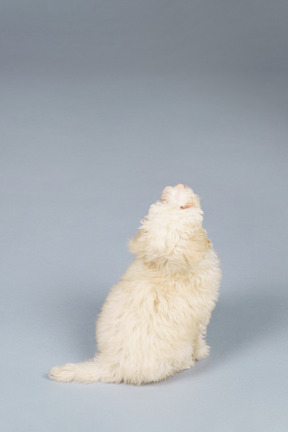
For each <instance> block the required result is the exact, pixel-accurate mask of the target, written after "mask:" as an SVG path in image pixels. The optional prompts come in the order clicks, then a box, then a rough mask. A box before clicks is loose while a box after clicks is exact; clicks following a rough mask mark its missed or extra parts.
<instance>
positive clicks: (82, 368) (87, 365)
mask: <svg viewBox="0 0 288 432" xmlns="http://www.w3.org/2000/svg"><path fill="white" fill-rule="evenodd" d="M99 360H100V359H99V358H97V357H96V358H94V359H92V360H89V361H86V362H82V363H67V364H65V365H64V366H55V367H53V368H52V369H51V371H50V372H49V377H50V378H51V379H53V380H54V381H60V382H72V381H77V382H83V383H87V384H88V383H93V382H97V381H101V379H102V378H104V377H103V372H102V368H101V362H100V361H99Z"/></svg>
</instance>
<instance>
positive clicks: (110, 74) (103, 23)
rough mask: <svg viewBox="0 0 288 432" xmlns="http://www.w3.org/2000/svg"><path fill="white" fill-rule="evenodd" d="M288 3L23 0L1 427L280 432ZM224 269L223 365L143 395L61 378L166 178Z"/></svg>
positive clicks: (214, 333) (214, 325)
mask: <svg viewBox="0 0 288 432" xmlns="http://www.w3.org/2000/svg"><path fill="white" fill-rule="evenodd" d="M287 23H288V3H287V2H285V1H282V2H281V1H279V0H276V1H273V2H269V1H260V0H258V1H257V0H252V1H251V0H249V1H241V2H239V1H233V0H232V1H225V0H220V1H215V0H210V1H205V0H204V1H203V0H198V1H172V0H167V1H159V0H156V1H155V0H153V1H152V0H142V1H138V0H129V1H127V0H125V1H124V0H123V1H117V0H105V1H104V0H103V1H97V0H95V1H77V0H74V1H72V0H71V1H56V0H50V1H39V0H34V1H32V0H29V1H22V0H19V1H13V0H12V1H11V0H10V1H8V0H2V1H1V4H0V44H1V64H0V66H1V97H0V106H1V116H0V119H1V174H0V175H1V226H0V229H1V282H0V287H1V305H0V308H1V311H0V319H1V332H2V338H1V360H0V361H1V369H0V370H1V386H0V388H1V398H2V400H1V401H0V409H1V411H3V412H2V413H1V416H0V419H1V420H0V422H1V423H2V427H1V430H3V431H9V432H10V431H11V432H12V431H13V432H18V431H19V432H22V431H30V432H33V431H37V432H42V431H43V432H44V431H45V432H46V431H55V432H58V431H69V432H74V431H75V432H76V431H80V430H81V431H87V432H90V431H96V430H99V431H115V430H125V431H127V430H128V431H130V430H131V431H152V432H153V431H164V430H165V431H167V432H169V431H175V430H177V429H179V430H183V431H190V430H191V431H192V430H201V431H221V432H226V431H227V432H228V431H229V432H231V431H233V432H235V431H241V432H242V431H244V430H245V431H253V432H254V431H257V430H258V431H260V430H261V431H273V432H274V431H276V432H284V431H287V428H288V414H287V397H288V392H287V355H288V348H287V323H288V314H287V304H288V301H287V300H288V299H287V240H288V238H287V229H286V226H287V216H288V214H287V213H288V212H287V161H288V154H287V153H288V152H287V115H288V109H287V106H288V104H287V102H288V98H287V96H288V90H287V89H288V82H287V81H288V80H287V76H288V75H287V74H288V67H287V66H288V59H287V40H288V29H287V28H288V26H287ZM178 182H184V183H186V184H188V185H190V186H192V187H193V188H194V190H195V191H196V192H197V193H198V194H199V195H200V197H201V199H202V206H203V208H204V211H205V227H206V229H207V230H208V234H209V236H210V238H211V239H212V241H213V243H214V246H215V248H216V250H217V251H218V253H219V255H220V258H221V261H222V268H223V273H224V278H223V283H222V288H221V297H220V300H219V303H218V305H217V308H216V310H215V313H214V315H213V319H212V322H211V324H210V327H209V333H208V340H209V344H210V345H211V347H212V349H211V356H210V358H209V359H207V360H204V361H202V362H200V363H198V364H197V365H196V366H195V367H194V368H193V369H192V370H190V371H186V372H184V373H181V374H179V375H177V376H175V377H173V378H172V379H170V380H169V381H167V382H163V383H159V384H154V385H147V386H144V387H135V386H126V385H108V384H102V383H98V384H95V385H90V386H86V385H79V384H71V385H64V384H58V383H54V382H52V381H50V380H48V378H47V372H48V371H49V369H50V368H51V367H52V366H54V365H60V364H63V363H66V362H73V361H74V362H77V361H81V360H85V359H88V358H89V357H91V356H93V354H94V351H95V341H94V322H95V320H96V317H97V314H98V313H99V311H100V307H101V304H102V303H103V301H104V299H105V297H106V295H107V293H108V291H109V289H110V287H111V285H112V284H114V283H115V282H116V281H117V280H118V278H119V277H120V276H121V274H122V273H123V271H124V270H125V269H126V267H127V265H128V264H129V262H130V260H131V256H130V255H129V253H128V251H127V239H128V238H129V237H131V236H133V235H134V234H135V232H136V230H137V227H138V224H139V220H140V219H141V218H142V217H143V216H144V215H145V214H146V212H147V210H148V207H149V205H150V204H151V203H152V202H154V201H155V200H156V199H158V198H159V195H160V192H161V190H162V188H163V187H165V186H166V185H174V184H176V183H178Z"/></svg>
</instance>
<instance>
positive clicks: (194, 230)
mask: <svg viewBox="0 0 288 432" xmlns="http://www.w3.org/2000/svg"><path fill="white" fill-rule="evenodd" d="M202 215H203V212H202V209H201V206H200V200H199V197H198V196H197V195H196V194H195V193H194V192H193V190H192V189H190V188H189V187H187V186H185V185H183V184H182V183H179V184H178V185H177V186H167V187H166V188H165V189H164V190H163V192H162V194H161V200H160V201H157V202H156V203H155V204H152V205H151V207H150V209H149V212H148V215H147V216H146V217H145V218H144V220H143V221H142V223H141V226H140V228H139V231H138V233H137V236H136V237H135V238H134V239H132V240H130V250H131V252H133V253H135V254H136V255H138V256H139V257H140V258H142V259H143V260H144V262H146V263H149V262H150V263H151V262H153V263H154V264H157V265H161V266H166V267H167V265H168V266H170V267H171V268H172V267H173V268H175V266H176V267H177V266H179V268H180V267H183V265H187V264H189V262H191V251H192V249H193V248H192V247H191V244H192V243H191V239H193V241H194V244H195V239H196V243H197V238H198V237H199V238H200V237H201V238H200V243H201V245H200V246H199V245H198V246H197V248H198V249H199V250H201V251H202V249H203V244H204V243H205V247H206V245H207V239H206V237H205V236H204V234H203V233H205V231H204V230H203V229H202V220H203V216H202ZM199 233H202V234H199ZM197 236H198V237H197ZM204 237H205V241H204V243H203V238H204ZM197 248H196V249H197ZM194 249H195V248H194ZM194 252H195V251H194ZM201 253H202V252H201Z"/></svg>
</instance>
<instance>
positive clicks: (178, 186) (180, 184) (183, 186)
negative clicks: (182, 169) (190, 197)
mask: <svg viewBox="0 0 288 432" xmlns="http://www.w3.org/2000/svg"><path fill="white" fill-rule="evenodd" d="M176 188H177V189H186V185H184V184H183V183H178V184H177V185H176Z"/></svg>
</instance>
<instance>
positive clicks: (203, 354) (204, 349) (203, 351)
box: [195, 344, 210, 360]
mask: <svg viewBox="0 0 288 432" xmlns="http://www.w3.org/2000/svg"><path fill="white" fill-rule="evenodd" d="M209 354H210V347H209V345H206V344H205V345H203V346H201V348H199V349H197V352H196V353H195V360H203V359H205V358H207V357H208V356H209Z"/></svg>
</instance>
